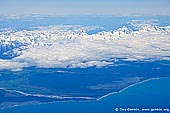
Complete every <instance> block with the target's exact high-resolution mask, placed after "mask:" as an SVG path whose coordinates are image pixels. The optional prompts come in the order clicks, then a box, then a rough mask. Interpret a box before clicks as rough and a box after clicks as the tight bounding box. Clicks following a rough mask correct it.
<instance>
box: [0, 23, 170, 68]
mask: <svg viewBox="0 0 170 113" xmlns="http://www.w3.org/2000/svg"><path fill="white" fill-rule="evenodd" d="M95 29H98V27H94V26H92V27H83V26H79V25H67V26H62V25H60V26H48V27H37V28H34V29H33V30H21V31H16V30H12V29H11V30H9V29H8V30H6V31H3V32H0V58H1V59H4V60H3V63H4V62H5V59H11V60H12V62H15V63H16V62H17V63H19V64H20V63H21V61H22V63H23V62H24V63H26V64H27V66H38V67H89V66H99V67H100V66H105V65H110V64H113V62H112V60H113V59H114V58H124V59H126V60H146V59H164V60H169V59H170V58H169V57H168V56H169V55H170V26H164V27H159V26H156V25H151V24H148V23H142V22H136V21H135V22H134V21H133V22H131V23H128V24H127V26H123V27H120V28H118V29H116V30H111V31H101V32H97V33H95V34H88V32H89V31H90V30H95ZM68 54H69V56H68ZM1 62H2V61H1ZM8 62H9V61H8ZM24 65H25V64H24ZM21 67H24V66H23V65H22V66H21Z"/></svg>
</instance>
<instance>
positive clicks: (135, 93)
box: [0, 78, 170, 113]
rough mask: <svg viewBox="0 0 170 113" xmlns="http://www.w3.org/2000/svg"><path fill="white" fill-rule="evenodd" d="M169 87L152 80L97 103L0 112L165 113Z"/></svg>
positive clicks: (167, 82)
mask: <svg viewBox="0 0 170 113" xmlns="http://www.w3.org/2000/svg"><path fill="white" fill-rule="evenodd" d="M169 86H170V78H159V79H152V80H149V81H145V82H142V83H139V84H136V85H134V86H131V87H129V88H127V89H125V90H123V91H122V92H120V93H115V94H111V95H109V96H107V97H105V98H102V99H101V100H98V101H70V102H55V103H47V104H40V105H23V106H18V107H13V108H7V109H3V110H1V111H0V113H113V112H118V111H119V112H123V111H122V110H126V111H127V112H137V113H138V112H142V110H146V109H145V108H147V110H149V111H148V112H151V111H152V112H156V111H154V110H158V112H168V109H170V101H169V100H170V87H169ZM116 108H117V109H116ZM132 108H133V109H132ZM136 108H137V109H136ZM158 108H159V109H158ZM30 110H31V111H30ZM116 110H118V111H116ZM130 110H131V111H130ZM135 110H136V111H135ZM143 112H144V111H143ZM145 113H146V111H145Z"/></svg>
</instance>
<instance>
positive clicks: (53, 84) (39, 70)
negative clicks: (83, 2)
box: [0, 15, 170, 113]
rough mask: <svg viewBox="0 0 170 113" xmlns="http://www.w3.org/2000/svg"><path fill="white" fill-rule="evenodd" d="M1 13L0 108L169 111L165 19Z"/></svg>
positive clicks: (41, 112)
mask: <svg viewBox="0 0 170 113" xmlns="http://www.w3.org/2000/svg"><path fill="white" fill-rule="evenodd" d="M0 17H1V18H2V19H1V20H0V39H1V40H0V63H1V64H0V113H11V112H13V113H23V112H25V113H30V110H31V113H47V112H50V113H56V112H57V113H58V112H59V113H68V112H71V113H113V112H169V111H168V110H169V109H170V102H169V100H170V96H169V95H170V88H169V87H168V86H169V85H170V79H169V77H170V60H169V59H170V45H169V44H170V37H169V36H170V35H169V34H170V29H169V28H170V27H169V25H170V24H169V22H170V18H169V16H152V17H150V16H146V17H143V16H133V17H113V16H97V15H96V16H92V15H91V16H89V15H81V16H64V17H52V16H44V15H37V16H35V15H34V16H23V17H22V16H21V17H19V18H9V17H8V16H0ZM117 32H118V33H117ZM57 33H58V34H59V35H57V36H56V34H57ZM114 33H115V34H114ZM112 34H113V35H112ZM70 36H71V37H70ZM108 37H110V38H108ZM100 38H101V39H100ZM107 38H108V39H107ZM14 39H15V40H14ZM112 51H113V52H112ZM161 109H162V110H161ZM142 110H143V111H142ZM144 110H146V111H144ZM156 110H157V111H156Z"/></svg>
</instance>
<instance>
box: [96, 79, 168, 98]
mask: <svg viewBox="0 0 170 113" xmlns="http://www.w3.org/2000/svg"><path fill="white" fill-rule="evenodd" d="M162 78H170V77H158V78H150V79H146V80H143V81H140V82H137V83H134V84H131V85H129V86H127V87H125V88H123V89H121V90H120V91H118V92H111V93H109V94H106V95H104V96H102V97H100V98H98V99H97V100H96V101H100V100H102V99H104V98H106V97H108V96H110V95H113V94H117V93H121V92H123V91H125V90H126V89H128V88H131V87H133V86H136V85H138V84H141V83H145V82H148V81H152V80H158V79H162Z"/></svg>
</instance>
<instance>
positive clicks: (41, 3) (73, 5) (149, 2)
mask: <svg viewBox="0 0 170 113" xmlns="http://www.w3.org/2000/svg"><path fill="white" fill-rule="evenodd" d="M0 7H1V9H0V14H1V15H4V14H14V15H15V14H18V15H19V14H20V15H22V14H24V15H33V14H40V15H87V14H88V15H89V14H91V15H115V16H121V15H123V16H124V15H170V0H142V1H136V0H114V1H113V0H101V1H97V0H93V1H90V0H86V1H82V0H73V1H69V0H62V1H59V0H29V1H26V0H24V1H21V0H13V1H10V0H5V1H1V4H0Z"/></svg>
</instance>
